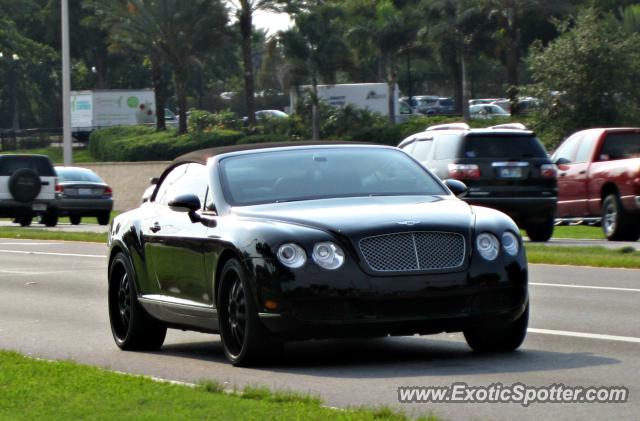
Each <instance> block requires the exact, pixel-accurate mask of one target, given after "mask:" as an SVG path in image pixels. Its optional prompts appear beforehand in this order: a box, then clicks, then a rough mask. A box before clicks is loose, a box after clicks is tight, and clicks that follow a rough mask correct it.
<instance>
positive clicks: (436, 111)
mask: <svg viewBox="0 0 640 421" xmlns="http://www.w3.org/2000/svg"><path fill="white" fill-rule="evenodd" d="M418 111H419V112H421V113H422V114H426V115H455V114H456V107H455V103H454V102H453V99H452V98H438V99H437V100H436V101H435V102H433V103H431V104H429V105H427V106H424V107H418Z"/></svg>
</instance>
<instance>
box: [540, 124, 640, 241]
mask: <svg viewBox="0 0 640 421" xmlns="http://www.w3.org/2000/svg"><path fill="white" fill-rule="evenodd" d="M552 160H553V162H554V163H555V164H556V165H557V167H558V207H557V212H556V216H557V217H558V218H566V219H575V220H589V219H593V220H595V218H598V219H601V222H602V229H603V231H604V234H605V236H606V237H607V239H609V240H615V241H619V240H627V241H636V240H637V239H638V238H639V237H640V128H607V129H589V130H583V131H580V132H578V133H575V134H573V135H572V136H570V137H569V138H568V139H567V140H565V141H564V142H563V143H562V144H561V145H560V146H559V147H558V149H557V150H556V151H555V153H554V154H553V156H552Z"/></svg>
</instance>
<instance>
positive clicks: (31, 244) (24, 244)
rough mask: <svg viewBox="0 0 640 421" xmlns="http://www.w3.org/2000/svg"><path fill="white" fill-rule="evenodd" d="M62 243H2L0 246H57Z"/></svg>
mask: <svg viewBox="0 0 640 421" xmlns="http://www.w3.org/2000/svg"><path fill="white" fill-rule="evenodd" d="M60 244H62V243H52V242H47V243H27V242H23V243H15V242H14V243H0V246H57V245H60Z"/></svg>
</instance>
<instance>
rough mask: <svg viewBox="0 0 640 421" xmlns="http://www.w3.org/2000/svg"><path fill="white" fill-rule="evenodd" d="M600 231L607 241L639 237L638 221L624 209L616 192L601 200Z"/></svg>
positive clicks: (631, 239) (639, 227)
mask: <svg viewBox="0 0 640 421" xmlns="http://www.w3.org/2000/svg"><path fill="white" fill-rule="evenodd" d="M602 231H603V232H604V235H605V237H607V240H609V241H636V240H637V239H638V238H639V237H640V223H638V222H636V221H635V220H634V218H633V215H632V214H630V213H629V212H627V211H626V210H625V209H624V207H623V206H622V203H621V202H620V198H619V197H618V195H617V194H610V195H608V196H607V197H605V199H604V201H603V202H602Z"/></svg>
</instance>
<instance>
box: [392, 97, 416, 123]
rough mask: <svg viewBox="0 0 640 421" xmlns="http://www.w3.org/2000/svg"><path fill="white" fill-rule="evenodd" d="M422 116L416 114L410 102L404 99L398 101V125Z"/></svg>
mask: <svg viewBox="0 0 640 421" xmlns="http://www.w3.org/2000/svg"><path fill="white" fill-rule="evenodd" d="M419 115H420V114H419V113H418V112H416V111H415V110H414V109H413V108H412V107H411V105H409V102H408V101H406V100H404V99H399V100H398V111H397V113H396V123H404V122H405V121H407V120H409V119H410V118H413V117H416V116H419Z"/></svg>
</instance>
